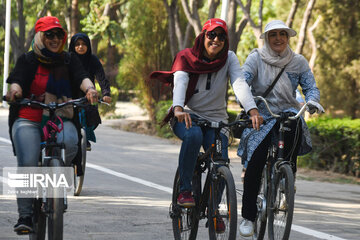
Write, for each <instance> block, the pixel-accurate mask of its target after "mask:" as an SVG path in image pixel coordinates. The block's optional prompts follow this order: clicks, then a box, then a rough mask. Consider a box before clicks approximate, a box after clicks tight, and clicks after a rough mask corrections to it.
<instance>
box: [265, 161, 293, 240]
mask: <svg viewBox="0 0 360 240" xmlns="http://www.w3.org/2000/svg"><path fill="white" fill-rule="evenodd" d="M274 180H275V181H274V188H273V189H272V191H271V205H272V206H271V207H270V208H269V223H268V233H269V238H270V239H271V240H273V239H276V240H277V239H282V240H287V239H289V236H290V231H291V224H292V219H293V213H294V174H293V171H292V169H291V167H290V166H289V165H288V164H283V165H281V166H280V168H279V171H278V172H277V173H276V174H275V179H274Z"/></svg>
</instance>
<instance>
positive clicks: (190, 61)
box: [150, 19, 229, 123]
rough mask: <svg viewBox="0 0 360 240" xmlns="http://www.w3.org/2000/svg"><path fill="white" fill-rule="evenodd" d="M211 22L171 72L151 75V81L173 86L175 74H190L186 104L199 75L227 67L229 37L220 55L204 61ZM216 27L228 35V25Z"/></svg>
mask: <svg viewBox="0 0 360 240" xmlns="http://www.w3.org/2000/svg"><path fill="white" fill-rule="evenodd" d="M212 20H214V19H212ZM209 21H210V20H208V21H207V22H206V23H205V24H204V28H203V32H202V33H200V34H199V36H198V37H197V38H196V39H195V44H194V46H193V47H192V48H186V49H184V50H181V51H180V52H179V53H178V54H177V55H176V57H175V59H174V62H173V65H172V68H171V71H155V72H152V73H151V74H150V78H151V79H158V80H160V81H161V82H163V83H166V84H171V86H173V80H174V75H173V74H174V72H176V71H184V72H188V73H190V74H189V77H190V79H189V84H188V88H187V90H186V97H185V103H184V104H186V103H187V102H188V101H189V100H190V98H191V97H192V95H193V94H194V92H195V87H196V84H197V81H198V79H199V75H200V74H206V73H213V72H217V71H219V70H220V69H221V68H222V67H223V66H224V65H225V63H226V60H227V57H228V50H229V40H228V36H227V38H226V40H225V44H224V48H223V49H222V50H221V52H220V55H219V56H218V57H217V58H216V59H215V60H213V61H211V62H207V61H204V59H203V58H204V51H206V50H205V47H204V38H205V32H206V30H208V29H209V27H210V26H209V25H208V23H209ZM221 21H222V20H221ZM222 22H223V21H222ZM223 23H225V22H223ZM216 27H221V28H222V29H224V31H225V33H226V35H227V28H226V24H224V25H217V26H216ZM211 29H214V26H211ZM173 116H174V112H173V111H170V112H169V114H168V116H166V117H165V119H164V122H165V123H166V122H168V121H169V120H170V119H171V118H172V117H173Z"/></svg>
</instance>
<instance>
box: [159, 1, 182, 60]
mask: <svg viewBox="0 0 360 240" xmlns="http://www.w3.org/2000/svg"><path fill="white" fill-rule="evenodd" d="M163 2H164V6H165V9H166V12H167V14H168V20H169V23H168V35H169V40H170V51H171V56H172V58H174V57H175V55H176V53H177V52H178V51H179V47H178V44H177V38H176V30H177V28H176V27H175V26H176V21H178V20H179V18H178V17H177V0H172V1H171V5H169V4H168V1H167V0H163ZM178 25H179V24H178Z"/></svg>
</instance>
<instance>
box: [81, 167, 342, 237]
mask: <svg viewBox="0 0 360 240" xmlns="http://www.w3.org/2000/svg"><path fill="white" fill-rule="evenodd" d="M86 167H90V168H93V169H96V170H99V171H102V172H105V173H108V174H111V175H113V176H116V177H120V178H124V179H127V180H129V181H132V182H136V183H140V184H142V185H145V186H148V187H152V188H156V189H158V190H161V191H164V192H167V193H170V194H171V193H172V188H169V187H165V186H161V185H159V184H156V183H152V182H149V181H146V180H143V179H140V178H136V177H131V176H129V175H126V174H123V173H119V172H116V171H114V170H111V169H108V168H105V167H102V166H99V165H95V164H92V163H88V162H87V163H86ZM291 230H294V231H296V232H300V233H302V234H305V235H309V236H313V237H316V238H319V239H324V240H346V239H344V238H339V237H336V236H334V235H330V234H326V233H323V232H319V231H315V230H312V229H310V228H306V227H301V226H298V225H295V224H292V228H291Z"/></svg>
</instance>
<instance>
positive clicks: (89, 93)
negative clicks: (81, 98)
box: [86, 88, 98, 104]
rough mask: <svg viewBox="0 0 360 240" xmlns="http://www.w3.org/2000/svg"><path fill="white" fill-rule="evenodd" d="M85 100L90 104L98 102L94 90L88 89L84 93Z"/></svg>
mask: <svg viewBox="0 0 360 240" xmlns="http://www.w3.org/2000/svg"><path fill="white" fill-rule="evenodd" d="M86 98H87V100H88V101H89V102H90V103H91V104H96V103H97V102H98V93H97V91H96V90H95V89H94V88H89V89H88V90H87V92H86Z"/></svg>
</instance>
